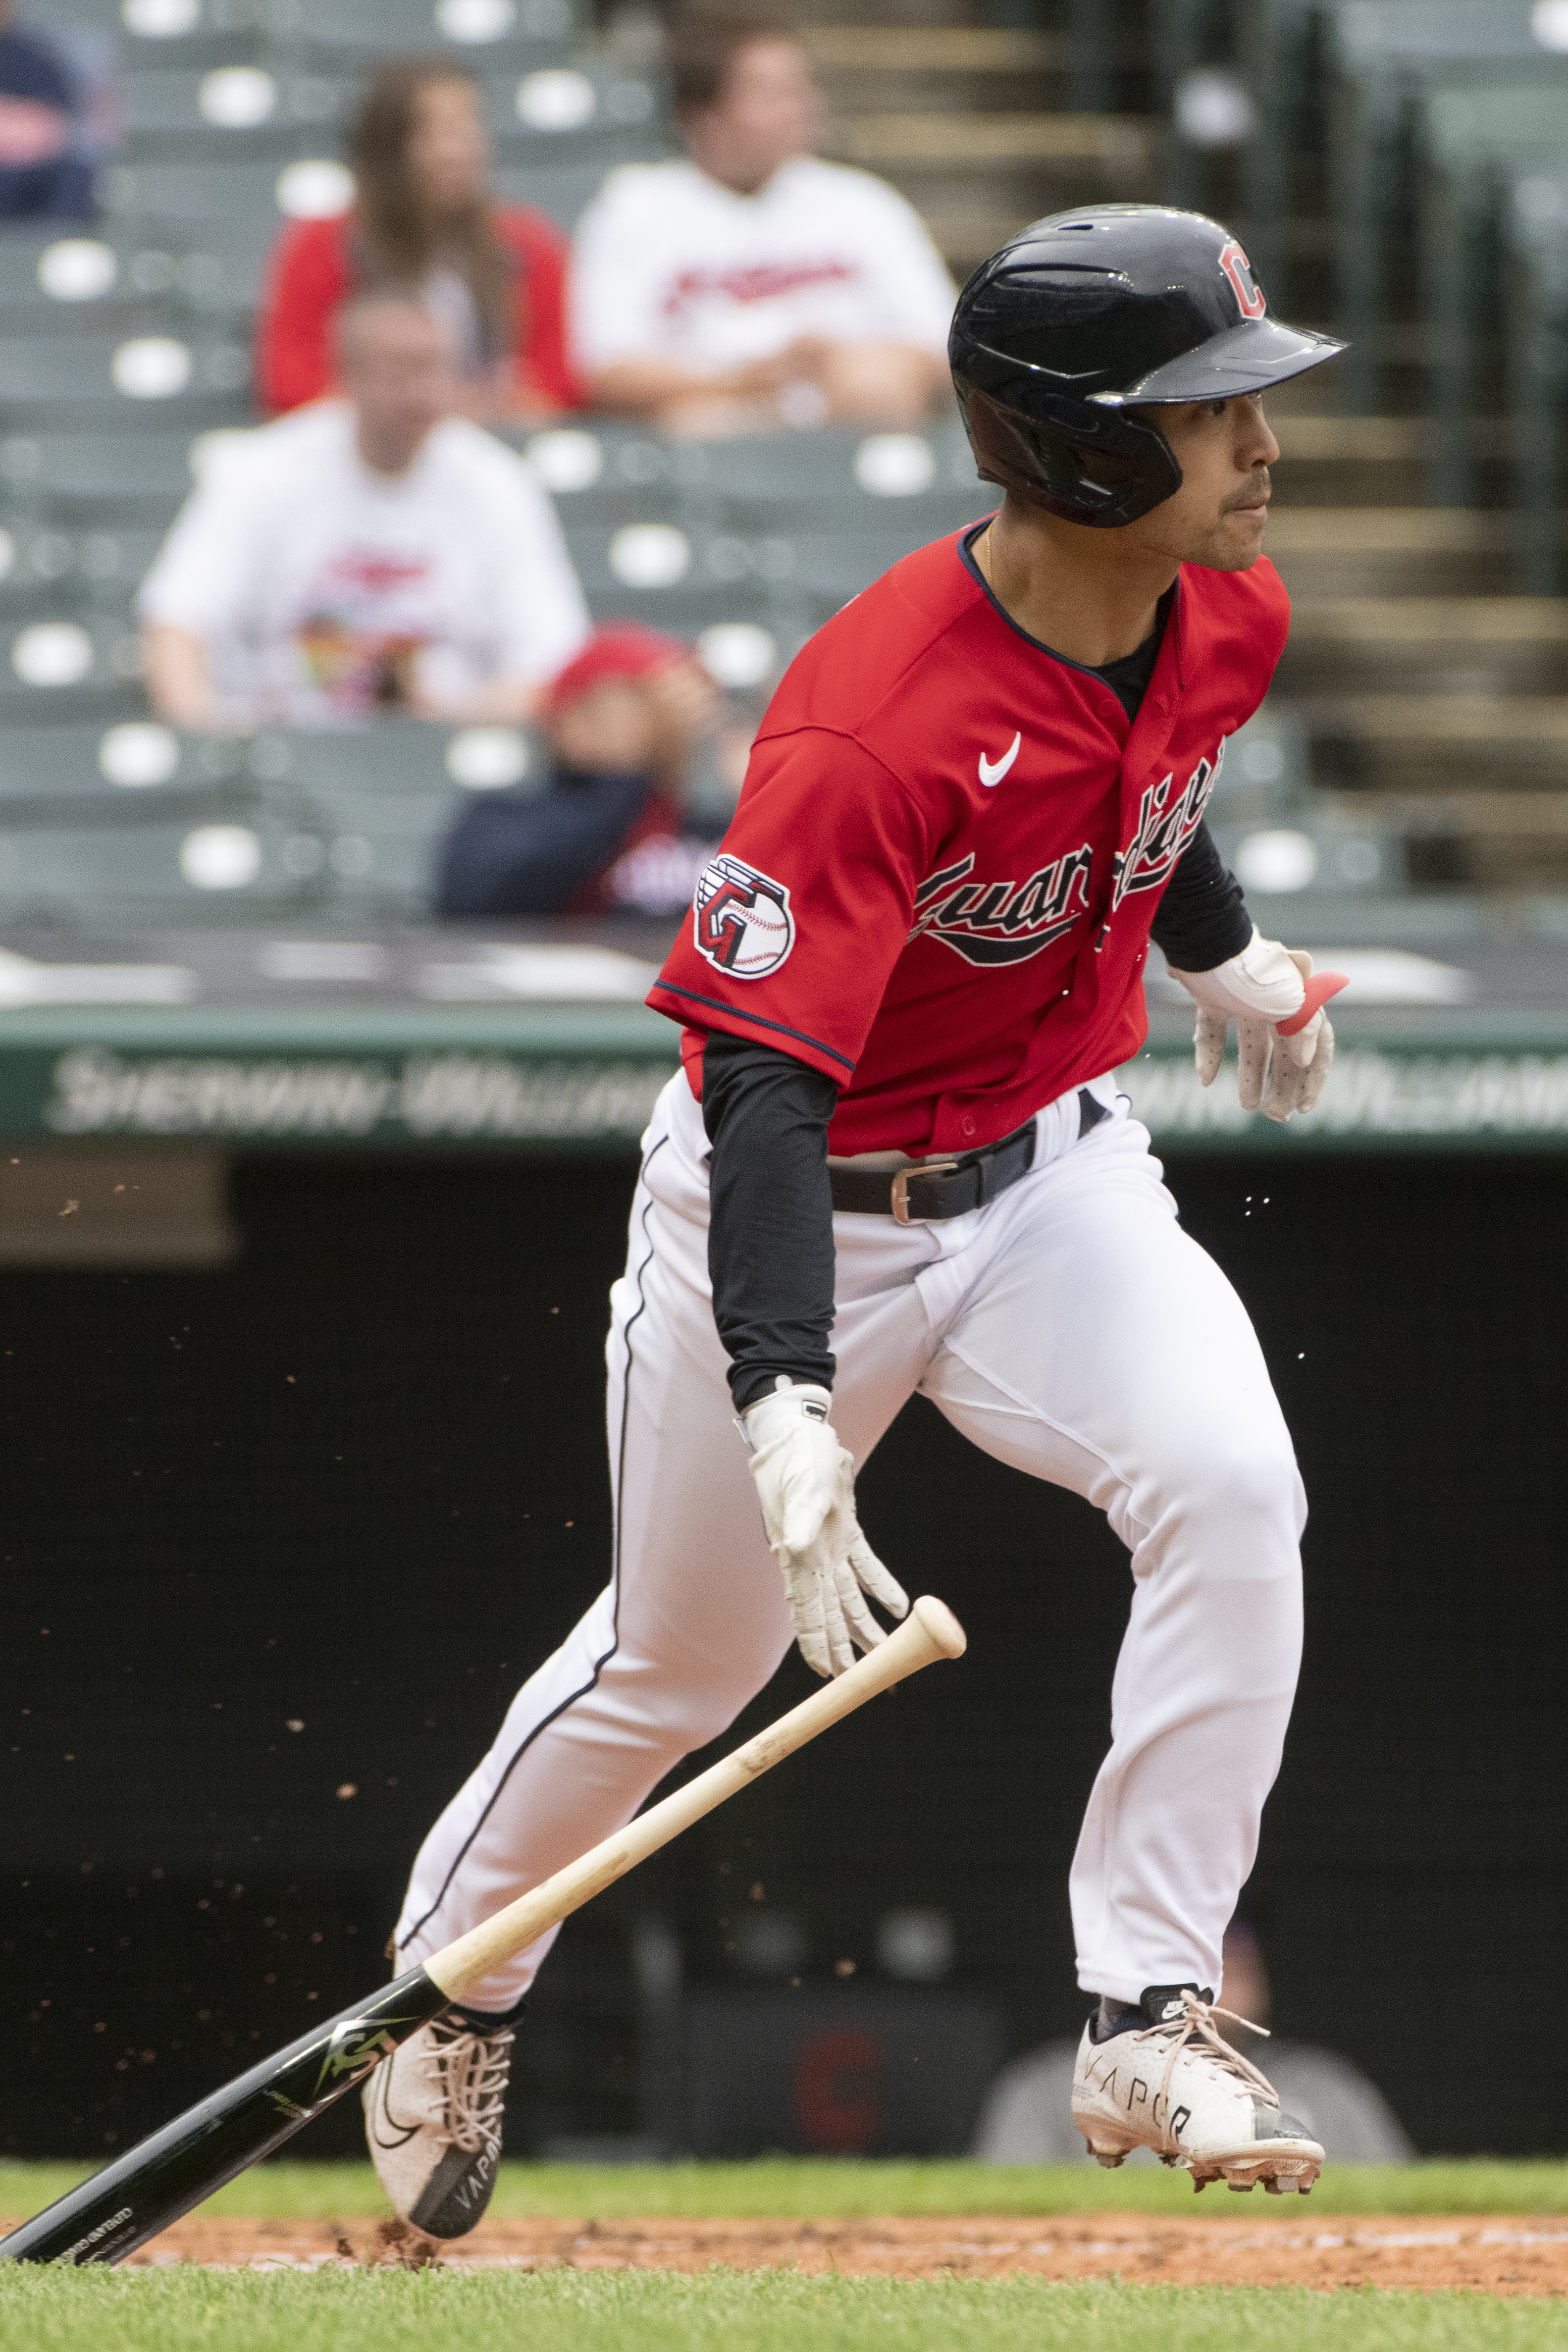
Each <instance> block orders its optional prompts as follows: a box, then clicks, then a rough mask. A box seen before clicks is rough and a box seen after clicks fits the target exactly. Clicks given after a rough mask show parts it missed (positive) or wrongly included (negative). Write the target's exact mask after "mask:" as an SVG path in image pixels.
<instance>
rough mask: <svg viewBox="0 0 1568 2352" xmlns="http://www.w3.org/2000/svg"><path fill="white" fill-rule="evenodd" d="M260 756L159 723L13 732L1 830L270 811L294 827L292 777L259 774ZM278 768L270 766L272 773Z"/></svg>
mask: <svg viewBox="0 0 1568 2352" xmlns="http://www.w3.org/2000/svg"><path fill="white" fill-rule="evenodd" d="M255 751H256V747H255V746H253V745H251V744H249V743H247V742H246V741H244V740H238V739H236V738H235V737H232V736H204V735H182V734H180V733H178V732H177V731H176V730H174V728H172V727H165V726H164V725H163V724H162V722H161V721H159V720H157V719H147V718H145V717H142V718H138V719H121V720H117V721H115V722H114V723H113V724H111V725H110V726H108V727H104V726H92V725H88V726H83V725H81V724H79V723H78V724H66V725H55V726H29V725H26V724H21V725H17V726H10V727H7V728H6V729H5V731H4V733H3V734H0V825H6V824H17V823H21V822H24V821H26V820H28V819H29V818H30V819H33V820H35V821H36V820H37V817H38V816H39V815H41V814H43V813H44V812H46V811H47V810H49V809H54V808H59V807H61V806H62V805H68V807H69V808H70V811H71V814H72V820H73V822H75V821H77V819H78V818H79V816H96V817H97V818H98V819H99V820H100V822H103V823H108V824H131V823H145V822H147V821H148V819H149V818H150V817H151V816H153V815H154V814H158V813H159V812H163V813H164V814H167V813H168V812H169V811H170V810H171V809H172V808H173V809H174V810H175V811H176V812H177V813H178V814H181V815H189V816H191V817H192V819H193V821H194V818H195V816H196V815H197V814H209V815H218V814H233V813H234V812H235V811H237V810H238V811H241V812H243V811H244V810H246V809H248V808H253V807H259V806H265V807H267V808H268V809H269V810H270V811H271V812H272V813H273V814H279V815H281V816H289V817H290V818H291V816H292V814H293V812H294V808H295V803H296V800H297V797H298V796H297V794H296V793H295V792H294V790H293V788H292V786H290V785H289V782H288V780H287V778H286V777H279V776H277V775H275V774H271V773H258V770H257V764H256V758H255ZM275 765H276V761H273V760H271V759H268V757H267V756H266V755H265V754H263V755H262V756H261V760H260V766H261V768H262V770H263V771H266V770H269V769H271V768H273V767H275Z"/></svg>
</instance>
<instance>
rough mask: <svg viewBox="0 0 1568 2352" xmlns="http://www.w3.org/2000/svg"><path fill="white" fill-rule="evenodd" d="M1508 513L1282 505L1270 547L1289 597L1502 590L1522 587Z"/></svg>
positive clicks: (1273, 519) (1271, 525)
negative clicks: (1519, 580) (1518, 583)
mask: <svg viewBox="0 0 1568 2352" xmlns="http://www.w3.org/2000/svg"><path fill="white" fill-rule="evenodd" d="M1517 545H1518V530H1517V525H1516V523H1515V520H1514V518H1513V516H1512V515H1510V514H1507V513H1503V512H1500V511H1499V512H1494V511H1491V510H1489V509H1477V508H1471V507H1415V506H1411V507H1318V506H1291V505H1279V504H1277V505H1276V506H1275V508H1274V509H1273V511H1272V512H1271V514H1270V516H1269V520H1268V540H1267V543H1266V551H1267V552H1268V556H1269V557H1270V559H1271V560H1272V562H1274V563H1276V564H1277V565H1278V566H1279V573H1280V576H1281V578H1282V579H1283V580H1284V582H1285V584H1286V586H1287V587H1288V588H1289V591H1290V595H1291V599H1292V602H1294V601H1295V600H1296V599H1298V598H1300V600H1302V601H1303V602H1306V601H1308V600H1310V599H1313V598H1318V599H1322V598H1337V597H1354V596H1397V595H1399V594H1400V593H1407V594H1411V595H1416V594H1421V593H1426V594H1427V595H1431V594H1446V595H1456V596H1458V595H1465V594H1469V595H1481V596H1487V595H1502V594H1506V593H1508V592H1509V591H1510V589H1511V588H1513V587H1514V586H1515V585H1516V584H1517V578H1518V557H1517Z"/></svg>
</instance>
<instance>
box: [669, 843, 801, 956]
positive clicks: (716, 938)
mask: <svg viewBox="0 0 1568 2352" xmlns="http://www.w3.org/2000/svg"><path fill="white" fill-rule="evenodd" d="M692 936H693V938H694V939H695V940H696V943H697V952H698V954H699V955H702V956H706V957H707V959H708V961H709V962H710V964H712V965H713V967H714V969H715V970H716V971H727V972H728V973H729V974H730V976H731V979H733V980H765V979H766V978H767V976H768V974H769V972H770V971H777V970H778V968H779V966H780V964H781V963H783V961H784V958H785V957H786V956H787V955H788V953H789V951H790V950H791V948H793V947H794V945H795V917H794V916H793V915H792V914H791V913H790V910H789V892H788V891H787V890H786V889H785V887H784V884H783V883H782V882H775V881H774V880H773V876H772V875H771V874H760V873H759V872H758V871H757V868H756V867H755V866H748V865H746V864H745V863H744V862H743V860H742V859H741V858H739V857H727V856H718V857H715V858H712V859H711V860H710V862H709V864H708V865H706V866H704V867H703V869H702V871H701V873H700V875H699V876H698V877H697V889H696V894H695V903H694V907H693V912H692Z"/></svg>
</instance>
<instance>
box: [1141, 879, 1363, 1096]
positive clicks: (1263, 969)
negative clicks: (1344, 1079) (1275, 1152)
mask: <svg viewBox="0 0 1568 2352" xmlns="http://www.w3.org/2000/svg"><path fill="white" fill-rule="evenodd" d="M1171 978H1172V979H1173V980H1179V981H1180V982H1181V983H1182V986H1183V987H1184V989H1185V990H1186V991H1187V993H1188V994H1189V995H1190V996H1193V997H1195V998H1196V1000H1197V1007H1198V1017H1197V1024H1196V1026H1195V1027H1194V1031H1193V1055H1194V1060H1195V1061H1196V1063H1197V1066H1198V1078H1199V1080H1200V1082H1201V1084H1203V1085H1204V1086H1205V1087H1209V1086H1212V1085H1213V1084H1214V1082H1215V1078H1216V1077H1217V1076H1218V1075H1219V1071H1220V1068H1221V1066H1222V1065H1223V1063H1224V1061H1225V1040H1226V1029H1227V1028H1228V1027H1229V1025H1230V1024H1231V1022H1233V1021H1234V1022H1235V1024H1236V1045H1237V1093H1238V1095H1239V1096H1240V1097H1241V1107H1242V1108H1243V1110H1259V1109H1261V1110H1262V1111H1263V1112H1264V1114H1265V1115H1266V1116H1267V1117H1268V1118H1273V1119H1279V1120H1280V1121H1281V1122H1283V1121H1284V1120H1286V1119H1288V1118H1289V1116H1290V1114H1291V1112H1292V1111H1293V1110H1310V1109H1311V1108H1312V1105H1313V1104H1314V1103H1315V1102H1316V1101H1317V1099H1318V1097H1319V1096H1320V1095H1321V1093H1322V1091H1323V1083H1324V1081H1325V1079H1326V1078H1327V1077H1328V1075H1329V1070H1330V1067H1331V1064H1332V1062H1333V1058H1334V1033H1333V1031H1332V1029H1331V1027H1330V1026H1329V1016H1328V1014H1327V1013H1325V1012H1324V1011H1323V1009H1322V1008H1323V1006H1324V1004H1325V1003H1327V1001H1328V999H1329V998H1330V997H1331V996H1334V995H1337V994H1338V992H1339V991H1340V990H1341V989H1342V988H1343V987H1345V986H1346V985H1347V982H1346V980H1345V976H1344V974H1343V973H1342V972H1338V971H1321V972H1319V973H1318V974H1317V976H1316V977H1315V978H1314V977H1313V973H1312V959H1311V957H1310V955H1308V954H1307V953H1306V951H1305V950H1304V949H1301V948H1286V947H1281V946H1280V944H1279V940H1266V939H1265V938H1264V937H1263V935H1262V933H1261V932H1260V931H1259V930H1258V928H1257V926H1256V924H1255V925H1254V926H1253V932H1252V937H1251V939H1250V940H1248V942H1247V946H1246V947H1244V948H1243V949H1242V950H1241V953H1240V954H1239V955H1236V956H1232V957H1231V959H1230V961H1229V962H1228V963H1222V964H1216V965H1215V968H1214V970H1213V971H1177V970H1176V969H1175V966H1174V965H1172V967H1171Z"/></svg>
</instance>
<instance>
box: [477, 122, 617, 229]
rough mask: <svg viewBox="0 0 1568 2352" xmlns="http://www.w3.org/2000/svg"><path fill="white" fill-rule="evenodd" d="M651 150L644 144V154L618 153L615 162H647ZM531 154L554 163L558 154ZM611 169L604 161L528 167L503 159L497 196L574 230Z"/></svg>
mask: <svg viewBox="0 0 1568 2352" xmlns="http://www.w3.org/2000/svg"><path fill="white" fill-rule="evenodd" d="M629 143H631V142H628V144H629ZM651 146H652V142H645V152H644V153H643V154H641V155H637V154H621V153H617V154H616V156H615V158H614V159H613V160H614V161H615V162H616V163H638V162H646V161H648V160H650V158H649V155H648V153H647V152H646V151H647V149H648V148H651ZM528 152H529V153H530V154H541V155H544V156H548V157H551V158H552V159H553V158H554V157H555V156H556V155H557V154H558V153H559V150H558V149H555V148H544V149H541V148H531V149H530V150H529V151H528ZM610 168H611V165H610V163H609V162H607V161H606V160H605V159H604V158H603V157H598V158H596V159H594V160H591V161H587V162H572V161H567V162H557V161H554V160H551V161H541V162H539V163H514V162H513V161H511V160H510V158H503V159H502V161H501V163H500V168H499V169H498V170H497V172H496V175H495V187H496V193H497V194H498V195H499V196H500V198H501V200H502V202H503V203H504V204H509V205H534V206H535V207H536V209H537V210H538V211H540V212H542V213H548V215H550V218H551V219H552V221H554V222H555V224H556V226H558V227H560V228H563V229H574V228H575V227H576V226H577V223H578V221H579V219H580V218H581V216H582V215H583V214H584V212H585V211H586V210H587V208H588V206H589V205H591V204H592V203H593V201H594V198H595V196H596V195H597V194H598V193H599V190H600V189H601V188H602V187H603V186H604V184H605V173H606V172H607V171H608V170H609V169H610Z"/></svg>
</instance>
